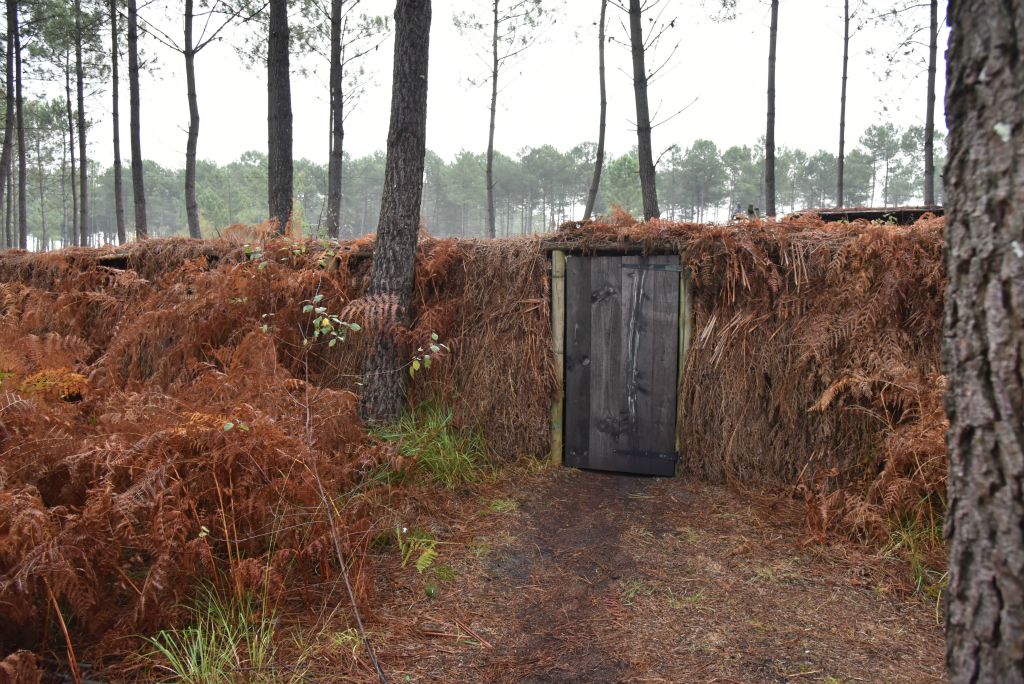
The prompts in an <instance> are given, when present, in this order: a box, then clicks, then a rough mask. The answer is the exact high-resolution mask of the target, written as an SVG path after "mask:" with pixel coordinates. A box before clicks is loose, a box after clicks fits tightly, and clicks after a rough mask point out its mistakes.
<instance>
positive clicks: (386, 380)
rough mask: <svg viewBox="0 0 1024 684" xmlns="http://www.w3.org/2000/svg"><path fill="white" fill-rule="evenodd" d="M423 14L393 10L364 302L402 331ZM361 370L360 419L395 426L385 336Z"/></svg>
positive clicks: (422, 5) (391, 355)
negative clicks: (387, 305) (384, 307)
mask: <svg viewBox="0 0 1024 684" xmlns="http://www.w3.org/2000/svg"><path fill="white" fill-rule="evenodd" d="M430 13H431V12H430V0H398V2H397V6H396V7H395V57H394V78H393V85H392V90H391V124H390V128H389V130H388V156H387V163H386V166H385V170H384V194H383V196H382V198H381V205H380V222H379V225H378V228H377V241H376V246H375V247H374V250H373V272H372V275H371V277H370V287H369V294H370V295H393V296H395V297H396V298H397V304H398V320H397V321H396V322H397V323H398V324H401V325H407V324H408V322H409V304H410V300H411V299H412V289H413V282H414V276H415V265H416V238H417V233H418V230H419V220H420V201H421V198H422V194H423V163H424V156H425V154H426V129H427V63H428V56H429V47H430ZM364 368H365V374H366V381H365V386H364V388H363V395H362V398H361V403H360V409H361V413H362V415H363V417H364V418H365V419H367V420H369V421H376V422H379V421H392V420H395V419H396V418H398V416H399V415H400V414H401V411H402V405H403V402H404V398H405V377H406V373H405V363H404V360H403V358H402V350H401V348H400V346H399V345H398V343H397V340H396V339H395V338H394V336H393V335H392V334H391V333H390V332H384V333H380V334H378V335H377V338H376V343H375V345H374V349H373V350H372V352H371V353H370V354H369V356H368V357H367V360H366V364H365V367H364Z"/></svg>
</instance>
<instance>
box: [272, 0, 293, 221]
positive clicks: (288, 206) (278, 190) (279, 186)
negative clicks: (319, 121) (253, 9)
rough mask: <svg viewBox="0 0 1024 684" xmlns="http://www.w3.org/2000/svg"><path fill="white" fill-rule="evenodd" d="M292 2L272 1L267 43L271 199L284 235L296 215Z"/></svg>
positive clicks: (273, 211) (274, 212)
mask: <svg viewBox="0 0 1024 684" xmlns="http://www.w3.org/2000/svg"><path fill="white" fill-rule="evenodd" d="M288 63H289V61H288V0H270V32H269V36H268V41H267V175H268V182H267V186H268V187H267V196H268V203H269V208H270V218H271V219H272V220H276V221H277V230H278V232H279V233H282V234H284V232H285V231H286V230H287V229H288V221H289V219H290V218H291V213H292V95H291V80H290V74H289V71H288V69H289V67H288Z"/></svg>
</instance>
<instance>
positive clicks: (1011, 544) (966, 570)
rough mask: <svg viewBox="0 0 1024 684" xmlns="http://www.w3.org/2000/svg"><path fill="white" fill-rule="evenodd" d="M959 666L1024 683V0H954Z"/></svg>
mask: <svg viewBox="0 0 1024 684" xmlns="http://www.w3.org/2000/svg"><path fill="white" fill-rule="evenodd" d="M948 20H949V23H950V26H951V33H950V40H949V50H948V52H947V55H948V62H947V89H946V117H947V123H948V125H949V131H950V138H949V141H950V154H949V161H948V163H947V165H946V174H945V184H946V197H947V207H946V216H947V219H946V221H947V224H946V243H947V259H948V261H947V271H948V276H949V285H948V289H947V292H946V321H945V325H946V331H945V343H944V348H943V356H944V363H945V367H946V372H947V374H948V377H949V391H948V393H947V396H946V411H947V413H948V415H949V421H950V428H949V432H948V435H947V441H948V448H949V510H948V513H947V517H946V534H947V536H948V538H949V541H950V545H949V588H948V594H947V617H946V619H947V625H946V662H947V666H948V669H949V678H950V681H951V682H953V683H954V684H966V683H971V684H973V683H974V682H1000V683H1006V684H1014V683H1020V682H1024V581H1022V578H1024V491H1022V488H1024V0H972V1H970V2H967V1H965V0H952V1H951V2H950V3H949V11H948Z"/></svg>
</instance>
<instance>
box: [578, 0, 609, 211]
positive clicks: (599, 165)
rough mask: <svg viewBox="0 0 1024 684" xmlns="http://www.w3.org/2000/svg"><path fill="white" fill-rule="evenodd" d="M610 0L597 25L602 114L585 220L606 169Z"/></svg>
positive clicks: (603, 7)
mask: <svg viewBox="0 0 1024 684" xmlns="http://www.w3.org/2000/svg"><path fill="white" fill-rule="evenodd" d="M607 10H608V0H601V19H600V23H599V24H598V27H597V80H598V83H599V85H600V89H601V114H600V116H599V119H598V124H597V155H596V156H595V157H594V176H593V178H591V179H590V190H588V191H587V207H586V209H584V210H583V221H584V222H586V221H589V220H590V217H591V215H592V214H593V213H594V204H596V203H597V191H598V189H599V188H600V187H601V171H602V170H603V169H604V134H605V127H606V123H607V121H608V91H607V89H606V88H605V83H604V25H605V14H606V13H607Z"/></svg>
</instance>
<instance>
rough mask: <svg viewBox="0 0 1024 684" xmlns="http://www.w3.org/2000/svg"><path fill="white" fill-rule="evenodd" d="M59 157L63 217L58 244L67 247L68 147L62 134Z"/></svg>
mask: <svg viewBox="0 0 1024 684" xmlns="http://www.w3.org/2000/svg"><path fill="white" fill-rule="evenodd" d="M60 146H61V157H60V208H61V212H62V216H63V218H62V219H61V224H60V246H61V247H62V248H63V247H67V246H68V244H69V242H70V241H69V240H68V181H67V171H68V148H67V142H66V140H65V138H64V135H63V134H62V135H61V136H60Z"/></svg>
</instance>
